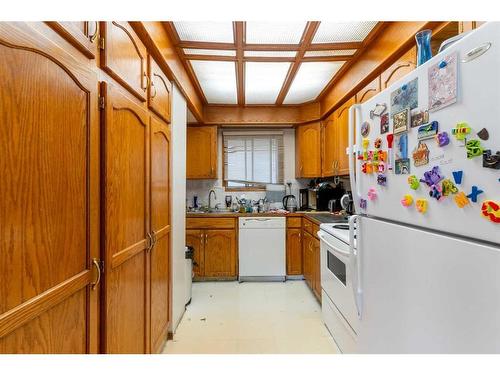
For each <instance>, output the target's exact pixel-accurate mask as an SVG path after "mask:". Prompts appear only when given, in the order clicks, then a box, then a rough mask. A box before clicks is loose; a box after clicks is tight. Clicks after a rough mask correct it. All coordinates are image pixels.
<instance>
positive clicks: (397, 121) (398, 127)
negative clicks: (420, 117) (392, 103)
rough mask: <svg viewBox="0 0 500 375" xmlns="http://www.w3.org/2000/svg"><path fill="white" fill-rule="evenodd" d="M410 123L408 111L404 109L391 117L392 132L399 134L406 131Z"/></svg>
mask: <svg viewBox="0 0 500 375" xmlns="http://www.w3.org/2000/svg"><path fill="white" fill-rule="evenodd" d="M409 123H410V109H409V108H405V109H403V110H402V111H399V112H396V113H395V114H394V115H393V116H392V132H393V133H394V134H399V133H403V132H406V131H408V124H409Z"/></svg>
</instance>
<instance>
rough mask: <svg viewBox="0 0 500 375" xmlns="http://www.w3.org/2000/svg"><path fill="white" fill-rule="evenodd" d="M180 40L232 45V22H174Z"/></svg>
mask: <svg viewBox="0 0 500 375" xmlns="http://www.w3.org/2000/svg"><path fill="white" fill-rule="evenodd" d="M174 26H175V29H176V30H177V34H178V35H179V38H180V40H182V41H189V42H218V43H234V37H233V24H232V22H174Z"/></svg>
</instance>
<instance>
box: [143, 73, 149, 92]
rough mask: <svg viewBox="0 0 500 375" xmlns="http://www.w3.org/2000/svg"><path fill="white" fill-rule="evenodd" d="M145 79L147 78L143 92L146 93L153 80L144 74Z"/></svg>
mask: <svg viewBox="0 0 500 375" xmlns="http://www.w3.org/2000/svg"><path fill="white" fill-rule="evenodd" d="M144 78H146V86H145V87H144V88H143V90H144V91H146V90H147V89H148V87H149V86H150V85H151V79H150V78H149V76H148V75H147V74H146V73H144Z"/></svg>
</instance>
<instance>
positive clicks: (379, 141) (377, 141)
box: [373, 137, 382, 149]
mask: <svg viewBox="0 0 500 375" xmlns="http://www.w3.org/2000/svg"><path fill="white" fill-rule="evenodd" d="M373 146H374V147H375V148H376V149H379V148H380V147H382V138H380V137H378V138H376V139H375V142H374V143H373Z"/></svg>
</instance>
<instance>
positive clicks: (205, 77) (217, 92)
mask: <svg viewBox="0 0 500 375" xmlns="http://www.w3.org/2000/svg"><path fill="white" fill-rule="evenodd" d="M190 64H191V66H192V67H193V70H194V73H195V74H196V78H198V82H199V83H200V86H201V88H202V90H203V93H204V94H205V97H206V98H207V101H208V102H209V103H210V104H237V102H238V99H237V91H236V64H235V63H234V62H232V61H204V60H191V61H190Z"/></svg>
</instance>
